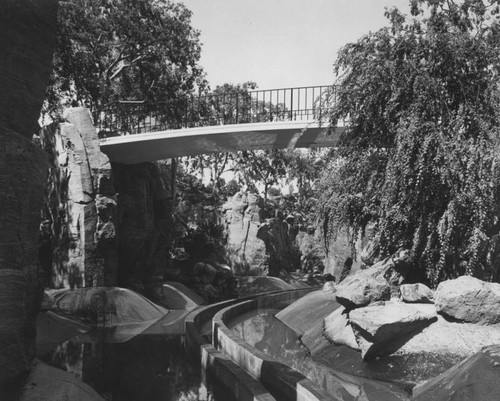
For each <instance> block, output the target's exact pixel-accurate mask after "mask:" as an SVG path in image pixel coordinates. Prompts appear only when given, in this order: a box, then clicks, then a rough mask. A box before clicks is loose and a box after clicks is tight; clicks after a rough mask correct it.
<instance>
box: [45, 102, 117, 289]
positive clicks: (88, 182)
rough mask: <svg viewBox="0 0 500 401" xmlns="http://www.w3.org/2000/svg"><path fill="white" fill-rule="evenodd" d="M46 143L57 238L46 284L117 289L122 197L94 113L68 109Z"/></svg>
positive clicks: (50, 212)
mask: <svg viewBox="0 0 500 401" xmlns="http://www.w3.org/2000/svg"><path fill="white" fill-rule="evenodd" d="M41 142H42V146H43V147H44V149H45V150H46V152H47V153H48V154H49V162H50V169H49V171H50V175H49V179H48V183H47V195H46V207H45V209H44V218H45V220H44V221H45V222H46V224H48V225H49V226H50V227H51V235H52V238H51V241H50V242H51V248H52V250H51V252H52V258H51V260H50V262H51V264H52V266H47V267H46V268H45V269H46V270H48V272H49V276H50V280H49V282H48V283H47V285H48V286H50V287H52V288H60V287H64V288H80V287H84V286H87V287H88V286H102V285H114V284H115V283H116V267H117V247H116V243H115V241H116V231H117V228H116V212H117V194H116V191H115V189H114V186H113V178H112V174H111V165H110V163H109V160H108V158H107V156H106V155H105V154H104V153H102V152H101V151H100V149H99V139H98V137H97V133H96V130H95V128H94V126H93V124H92V119H91V115H90V112H89V110H87V109H85V108H82V107H79V108H72V109H68V110H66V111H65V113H64V115H63V121H62V122H60V123H54V124H51V125H50V126H48V127H44V129H43V130H42V131H41Z"/></svg>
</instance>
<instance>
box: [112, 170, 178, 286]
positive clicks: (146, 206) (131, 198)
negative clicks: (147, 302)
mask: <svg viewBox="0 0 500 401" xmlns="http://www.w3.org/2000/svg"><path fill="white" fill-rule="evenodd" d="M171 168H172V165H171V163H170V161H160V162H154V163H142V164H135V165H124V164H118V163H113V165H112V171H113V182H114V186H115V189H116V191H117V192H118V194H119V195H118V216H117V225H118V227H119V233H118V248H117V249H118V255H119V257H118V266H119V269H118V279H117V284H118V285H119V286H121V287H127V288H132V289H134V290H136V291H138V292H146V293H148V294H150V293H152V286H153V284H154V278H155V277H160V276H161V275H162V274H163V273H164V271H165V269H166V268H167V263H168V260H169V258H170V255H169V250H170V243H171V225H172V207H173V188H172V187H173V185H175V184H174V183H172V180H171V177H172V171H171Z"/></svg>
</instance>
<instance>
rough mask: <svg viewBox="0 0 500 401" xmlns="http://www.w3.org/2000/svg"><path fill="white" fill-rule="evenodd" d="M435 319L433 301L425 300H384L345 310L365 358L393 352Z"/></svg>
mask: <svg viewBox="0 0 500 401" xmlns="http://www.w3.org/2000/svg"><path fill="white" fill-rule="evenodd" d="M435 320H437V314H436V310H435V308H434V305H428V304H412V305H410V304H405V303H401V302H387V303H385V304H379V305H370V306H367V307H365V308H359V309H355V310H353V311H351V312H350V313H349V321H350V322H351V325H352V327H353V330H354V334H355V336H356V340H357V342H358V344H359V346H360V348H361V353H362V356H363V358H364V359H365V360H368V359H372V358H374V357H376V356H379V355H389V354H391V353H393V352H395V351H396V350H398V349H399V348H400V347H401V346H402V345H403V344H404V343H405V342H406V341H407V340H408V339H409V338H411V337H412V336H413V335H414V334H415V333H417V332H419V331H421V330H422V329H423V328H424V327H426V326H428V325H429V324H431V323H432V322H433V321H435Z"/></svg>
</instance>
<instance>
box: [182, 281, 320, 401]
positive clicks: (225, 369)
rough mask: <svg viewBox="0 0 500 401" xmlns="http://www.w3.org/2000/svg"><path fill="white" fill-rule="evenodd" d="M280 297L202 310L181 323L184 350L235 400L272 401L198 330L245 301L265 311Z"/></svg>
mask: <svg viewBox="0 0 500 401" xmlns="http://www.w3.org/2000/svg"><path fill="white" fill-rule="evenodd" d="M313 290H314V289H313V288H306V289H301V290H300V291H302V292H307V291H313ZM290 291H291V292H294V291H296V290H286V291H284V292H285V293H287V292H290ZM281 293H283V291H274V292H272V293H264V294H256V295H250V296H248V297H244V298H239V299H231V300H228V301H222V302H218V303H216V304H212V305H207V306H202V307H199V308H197V309H195V310H193V311H191V312H190V313H189V314H188V315H187V316H186V318H185V320H184V333H185V348H186V351H187V353H188V355H189V356H190V357H192V358H193V359H195V360H201V365H202V372H205V371H206V372H208V373H209V374H212V375H213V376H214V377H216V378H217V380H218V381H219V382H220V384H221V385H222V386H223V387H224V388H225V389H226V390H227V391H228V392H229V393H231V394H232V395H233V396H234V397H235V399H237V400H243V401H247V400H255V401H274V400H275V398H274V397H273V396H272V395H271V394H270V393H269V392H268V390H266V389H265V387H264V386H263V385H262V384H261V383H260V382H259V381H258V380H256V379H255V378H253V377H252V376H251V375H249V374H248V373H247V372H246V371H245V370H244V369H242V368H241V367H240V366H238V365H237V364H236V363H234V362H233V361H232V360H231V359H230V358H229V357H228V356H226V355H225V354H224V353H222V352H220V351H218V350H217V349H216V348H215V347H213V346H212V345H211V344H210V343H209V341H208V339H207V338H206V337H205V336H203V335H202V334H201V328H202V327H203V326H204V325H205V324H207V323H208V322H209V321H211V320H212V318H213V316H214V315H215V314H216V313H218V312H219V311H220V310H222V309H224V308H227V307H230V306H232V305H235V304H238V303H241V302H248V301H250V302H256V304H255V305H259V304H260V305H261V307H265V306H266V305H271V304H274V301H273V302H270V301H267V296H268V295H271V294H277V295H278V294H281ZM261 297H263V298H262V300H260V301H257V300H256V299H258V298H261ZM282 297H285V298H289V297H288V296H287V295H282Z"/></svg>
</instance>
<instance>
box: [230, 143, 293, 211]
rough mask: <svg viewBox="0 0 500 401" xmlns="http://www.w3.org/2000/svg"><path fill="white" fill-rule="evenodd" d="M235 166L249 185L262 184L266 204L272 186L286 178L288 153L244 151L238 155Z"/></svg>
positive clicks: (281, 151)
mask: <svg viewBox="0 0 500 401" xmlns="http://www.w3.org/2000/svg"><path fill="white" fill-rule="evenodd" d="M235 166H236V168H237V171H238V172H239V173H240V174H241V176H242V177H243V180H244V181H245V182H246V183H247V185H249V186H257V184H262V186H263V187H264V191H263V192H264V204H266V203H267V194H268V191H269V189H270V188H271V186H272V185H275V184H277V183H279V181H280V179H285V178H286V173H287V170H286V167H287V155H286V152H285V151H284V150H255V151H243V152H239V153H238V154H237V155H236V158H235Z"/></svg>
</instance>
